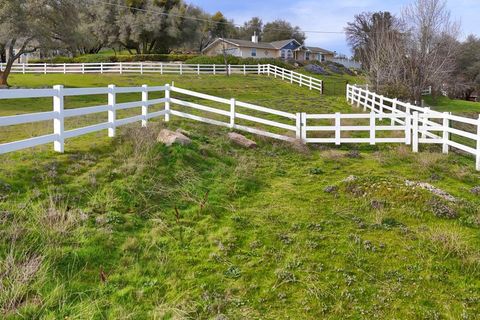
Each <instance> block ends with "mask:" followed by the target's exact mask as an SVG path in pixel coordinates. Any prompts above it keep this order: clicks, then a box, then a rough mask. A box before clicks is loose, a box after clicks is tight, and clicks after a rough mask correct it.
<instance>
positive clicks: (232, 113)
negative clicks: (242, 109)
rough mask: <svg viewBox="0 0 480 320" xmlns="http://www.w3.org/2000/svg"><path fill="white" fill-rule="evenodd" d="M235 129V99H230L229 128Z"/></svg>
mask: <svg viewBox="0 0 480 320" xmlns="http://www.w3.org/2000/svg"><path fill="white" fill-rule="evenodd" d="M234 127H235V98H231V99H230V128H231V129H233V128H234Z"/></svg>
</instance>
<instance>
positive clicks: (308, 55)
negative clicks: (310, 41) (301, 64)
mask: <svg viewBox="0 0 480 320" xmlns="http://www.w3.org/2000/svg"><path fill="white" fill-rule="evenodd" d="M305 60H310V52H308V51H307V52H305Z"/></svg>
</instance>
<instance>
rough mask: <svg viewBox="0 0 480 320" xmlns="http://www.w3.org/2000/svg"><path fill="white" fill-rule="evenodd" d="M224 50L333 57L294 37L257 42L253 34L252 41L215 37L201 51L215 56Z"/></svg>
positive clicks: (304, 57)
mask: <svg viewBox="0 0 480 320" xmlns="http://www.w3.org/2000/svg"><path fill="white" fill-rule="evenodd" d="M224 51H225V52H226V53H227V54H229V55H232V56H236V57H242V58H250V57H253V58H277V59H285V60H291V59H293V60H297V61H313V60H316V61H325V60H331V59H333V57H334V55H335V53H334V52H331V51H328V50H325V49H322V48H317V47H310V46H305V45H303V44H301V43H299V42H298V41H297V40H295V39H288V40H281V41H274V42H259V41H258V36H257V35H253V36H252V41H248V40H239V39H223V38H217V39H215V41H213V42H212V43H211V44H210V45H208V46H207V47H206V48H205V49H203V50H202V53H203V54H204V55H207V56H216V55H220V54H223V52H224Z"/></svg>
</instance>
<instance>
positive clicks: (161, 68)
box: [160, 62, 163, 74]
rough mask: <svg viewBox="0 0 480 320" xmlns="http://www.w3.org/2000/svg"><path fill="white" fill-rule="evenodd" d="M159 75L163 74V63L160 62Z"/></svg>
mask: <svg viewBox="0 0 480 320" xmlns="http://www.w3.org/2000/svg"><path fill="white" fill-rule="evenodd" d="M160 74H163V62H160Z"/></svg>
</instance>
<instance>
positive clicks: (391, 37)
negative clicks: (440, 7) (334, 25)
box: [345, 12, 404, 91]
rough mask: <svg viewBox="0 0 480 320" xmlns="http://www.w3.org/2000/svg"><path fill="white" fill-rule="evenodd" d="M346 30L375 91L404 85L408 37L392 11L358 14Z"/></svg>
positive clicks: (349, 41) (349, 40) (348, 39)
mask: <svg viewBox="0 0 480 320" xmlns="http://www.w3.org/2000/svg"><path fill="white" fill-rule="evenodd" d="M345 31H346V34H347V41H348V43H349V44H350V46H351V47H352V49H353V51H354V55H355V57H356V58H357V59H358V60H360V61H361V62H362V65H363V67H364V68H365V70H366V71H367V72H368V78H369V80H370V82H371V83H372V84H373V85H374V87H375V90H377V91H379V90H381V89H382V88H384V87H386V86H395V85H400V83H401V80H402V74H403V70H402V64H401V60H402V52H403V51H404V34H403V32H402V24H401V22H400V21H399V19H397V18H396V17H395V16H393V15H392V14H390V13H389V12H375V13H371V12H364V13H361V14H359V15H356V16H355V19H354V21H353V22H350V23H348V26H347V28H346V30H345Z"/></svg>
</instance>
